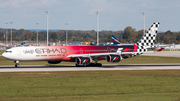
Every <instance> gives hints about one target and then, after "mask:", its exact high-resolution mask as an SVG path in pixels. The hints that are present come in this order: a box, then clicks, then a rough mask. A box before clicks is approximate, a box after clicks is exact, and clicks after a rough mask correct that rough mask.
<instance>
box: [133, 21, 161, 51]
mask: <svg viewBox="0 0 180 101" xmlns="http://www.w3.org/2000/svg"><path fill="white" fill-rule="evenodd" d="M159 24H160V23H153V24H152V26H151V27H150V28H149V30H148V31H147V33H145V34H144V35H143V37H142V38H141V39H140V40H139V41H138V42H137V43H136V45H137V47H138V50H137V52H146V51H147V48H153V47H154V42H155V39H156V36H157V30H158V27H159Z"/></svg>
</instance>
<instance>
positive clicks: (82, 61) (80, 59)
mask: <svg viewBox="0 0 180 101" xmlns="http://www.w3.org/2000/svg"><path fill="white" fill-rule="evenodd" d="M90 63H91V59H90V58H89V57H78V58H76V65H77V66H86V65H89V64H90Z"/></svg>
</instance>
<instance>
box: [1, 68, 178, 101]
mask: <svg viewBox="0 0 180 101" xmlns="http://www.w3.org/2000/svg"><path fill="white" fill-rule="evenodd" d="M0 81H1V82H0V85H1V86H0V100H1V101H8V100H13V101H24V100H26V101H32V100H36V101H42V100H46V101H48V100H55V101H56V100H57V101H58V100H61V101H72V100H73V101H79V100H82V101H84V100H86V101H99V100H101V101H112V100H113V101H114V100H121V101H127V100H128V101H131V100H133V101H135V100H138V101H144V100H145V101H172V100H173V101H174V100H178V99H179V97H180V96H179V95H180V87H179V85H180V70H135V71H72V72H70V71H69V72H19V73H0Z"/></svg>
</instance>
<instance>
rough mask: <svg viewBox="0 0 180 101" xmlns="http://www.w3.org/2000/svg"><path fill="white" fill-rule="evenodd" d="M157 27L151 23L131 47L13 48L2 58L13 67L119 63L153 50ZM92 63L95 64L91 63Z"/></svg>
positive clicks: (157, 24) (156, 24)
mask: <svg viewBox="0 0 180 101" xmlns="http://www.w3.org/2000/svg"><path fill="white" fill-rule="evenodd" d="M158 27H159V23H153V24H152V26H151V27H150V28H149V30H148V31H147V33H145V34H144V35H143V37H142V38H141V39H140V41H138V42H137V43H136V44H133V45H105V46H98V45H94V46H34V47H29V46H28V47H13V48H11V49H8V50H6V51H5V52H4V53H3V54H2V56H3V57H4V58H6V59H9V60H13V61H14V62H15V67H17V66H19V61H47V62H48V63H49V64H57V63H60V62H61V61H68V62H75V64H76V66H89V65H95V66H102V64H100V63H97V62H98V61H99V60H106V61H107V62H111V63H114V62H120V61H121V60H123V59H126V58H129V57H134V56H136V55H140V54H142V53H145V52H149V51H148V49H150V48H155V47H156V46H155V45H154V42H155V38H156V35H157V30H158ZM93 61H94V62H95V63H92V62H93Z"/></svg>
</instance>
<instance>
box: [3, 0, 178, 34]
mask: <svg viewBox="0 0 180 101" xmlns="http://www.w3.org/2000/svg"><path fill="white" fill-rule="evenodd" d="M45 10H49V29H66V26H65V23H68V29H70V30H92V29H94V30H97V22H96V21H97V20H96V18H97V17H96V14H95V13H94V12H95V11H99V19H100V28H99V29H100V30H113V31H118V30H124V28H126V27H127V26H131V27H133V28H135V29H136V30H141V29H143V15H142V12H145V19H146V24H145V26H146V29H149V27H150V26H151V24H152V23H153V22H160V27H159V30H160V31H167V30H171V31H180V12H179V11H180V0H0V27H2V28H6V24H5V23H10V22H13V24H12V27H13V28H15V29H21V28H24V29H36V28H37V26H36V23H39V26H38V27H39V29H46V14H45V13H44V11H45ZM10 27H11V26H10V24H8V28H10Z"/></svg>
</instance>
